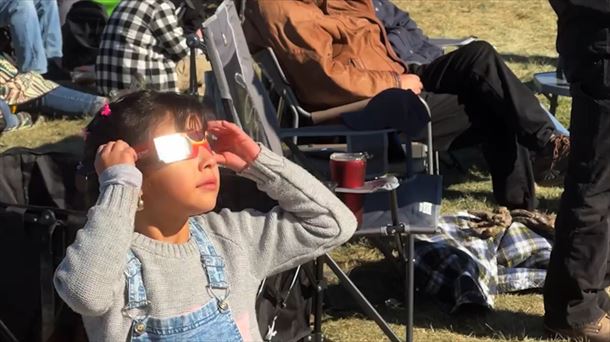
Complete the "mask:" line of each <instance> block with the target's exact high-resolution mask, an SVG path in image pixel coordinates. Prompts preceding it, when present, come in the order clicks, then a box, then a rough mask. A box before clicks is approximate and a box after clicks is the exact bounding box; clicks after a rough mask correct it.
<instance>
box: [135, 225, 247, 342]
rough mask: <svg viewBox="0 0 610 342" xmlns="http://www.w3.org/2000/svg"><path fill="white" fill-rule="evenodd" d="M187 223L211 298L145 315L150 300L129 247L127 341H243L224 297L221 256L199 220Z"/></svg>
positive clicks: (225, 290) (225, 292)
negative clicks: (178, 311)
mask: <svg viewBox="0 0 610 342" xmlns="http://www.w3.org/2000/svg"><path fill="white" fill-rule="evenodd" d="M189 224H190V227H191V238H193V239H195V241H196V242H197V246H198V247H199V252H200V253H201V263H202V264H203V268H204V271H205V273H206V276H207V278H208V284H209V285H208V286H207V289H208V292H209V293H210V295H211V296H212V297H213V299H212V300H210V302H208V303H207V304H205V305H204V306H203V307H202V308H200V309H199V310H197V311H194V312H190V313H187V314H184V315H180V316H176V317H171V318H165V319H157V318H153V317H149V312H150V305H151V303H150V302H149V301H148V299H147V297H146V288H145V287H144V282H143V280H142V264H141V262H140V260H139V259H138V258H137V257H136V256H135V254H134V253H133V252H132V251H131V250H129V256H128V259H129V261H128V263H127V268H126V270H125V277H126V279H127V304H126V305H125V307H124V308H123V315H125V316H127V317H129V318H131V319H132V324H131V330H130V332H129V337H128V341H201V342H203V341H206V342H209V341H214V342H217V341H218V342H221V341H243V340H242V337H241V335H240V333H239V330H238V328H237V325H236V324H235V321H234V320H233V316H232V315H231V311H230V310H229V305H228V303H227V301H226V299H227V297H228V295H229V284H228V283H227V282H226V280H225V273H224V260H223V259H222V257H220V256H219V255H218V254H216V251H215V250H214V247H213V246H212V244H211V243H210V241H209V240H208V237H207V236H206V234H205V232H204V231H203V229H202V228H201V226H200V225H199V223H197V221H195V220H193V219H190V220H189ZM217 292H221V293H222V296H220V297H219V296H218V295H217Z"/></svg>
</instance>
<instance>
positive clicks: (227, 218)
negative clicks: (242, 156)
mask: <svg viewBox="0 0 610 342" xmlns="http://www.w3.org/2000/svg"><path fill="white" fill-rule="evenodd" d="M241 175H242V176H244V177H246V178H249V179H251V180H253V181H255V182H256V184H257V187H258V188H259V189H260V190H262V191H264V192H266V193H267V194H268V195H269V196H270V197H271V198H273V199H275V200H277V201H278V203H279V206H276V207H274V208H273V209H272V210H271V211H269V212H267V213H261V212H258V211H255V210H245V211H240V212H231V211H229V210H227V209H224V210H222V211H221V212H220V213H209V214H206V215H204V216H202V218H203V220H204V221H205V222H204V224H205V225H206V226H208V227H209V229H210V231H211V232H212V234H216V235H219V236H220V237H221V238H223V239H225V240H231V241H233V242H234V243H235V244H236V245H238V246H239V248H237V249H234V250H233V251H232V253H235V254H236V255H228V256H227V257H229V258H237V259H241V260H245V263H246V266H248V267H249V269H250V272H251V273H252V274H253V275H254V276H255V277H256V278H258V279H262V278H264V277H266V276H269V275H271V274H275V273H278V272H281V271H284V270H287V269H290V268H293V267H296V266H297V265H300V264H302V263H304V262H307V261H309V260H312V259H313V258H315V257H317V256H319V255H322V254H324V253H326V252H327V251H329V250H331V249H332V248H333V247H335V246H338V245H340V244H342V243H344V242H346V241H347V240H348V239H349V238H350V237H351V236H352V235H353V233H354V231H355V229H356V226H357V222H356V219H355V217H354V215H353V214H352V212H351V211H350V210H349V209H348V208H347V207H346V206H345V205H344V204H343V203H342V202H341V201H340V200H339V199H338V198H337V197H336V196H335V195H334V194H333V193H332V192H331V191H330V190H328V189H327V188H326V187H325V186H324V185H323V184H322V183H320V182H319V181H318V180H317V179H316V178H315V177H313V176H312V175H311V174H309V173H308V172H307V171H305V170H303V169H302V168H301V167H299V166H297V165H295V164H294V163H292V162H290V161H288V160H287V159H285V158H282V157H280V156H278V155H276V154H274V153H273V152H271V151H269V150H268V149H266V148H264V147H263V148H262V150H261V153H260V155H259V157H258V158H257V159H256V161H255V162H254V163H253V164H252V165H251V166H250V167H248V168H247V169H246V170H244V171H243V172H242V174H241ZM229 253H231V251H229ZM237 254H240V255H237Z"/></svg>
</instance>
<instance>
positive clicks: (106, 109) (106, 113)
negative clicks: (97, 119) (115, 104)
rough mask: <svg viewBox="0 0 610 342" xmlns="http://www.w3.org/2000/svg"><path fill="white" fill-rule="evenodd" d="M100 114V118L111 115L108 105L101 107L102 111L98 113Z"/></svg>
mask: <svg viewBox="0 0 610 342" xmlns="http://www.w3.org/2000/svg"><path fill="white" fill-rule="evenodd" d="M100 114H101V115H102V116H110V114H112V111H111V110H110V105H109V104H107V103H106V104H104V107H102V110H101V111H100Z"/></svg>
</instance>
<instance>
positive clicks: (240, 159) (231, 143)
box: [208, 120, 261, 172]
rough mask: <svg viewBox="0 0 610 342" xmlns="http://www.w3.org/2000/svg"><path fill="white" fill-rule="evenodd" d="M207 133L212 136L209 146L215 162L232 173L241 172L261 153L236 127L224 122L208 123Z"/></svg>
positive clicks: (255, 144)
mask: <svg viewBox="0 0 610 342" xmlns="http://www.w3.org/2000/svg"><path fill="white" fill-rule="evenodd" d="M208 133H210V134H212V135H214V137H215V139H213V140H212V139H210V145H211V146H212V150H213V151H214V152H215V155H214V157H215V158H216V161H217V162H218V163H219V164H221V165H225V166H227V167H228V168H230V169H231V170H233V171H237V172H239V171H242V170H243V169H245V168H246V167H247V166H248V165H250V164H251V163H252V162H253V161H254V160H255V159H256V157H258V154H259V153H260V151H261V148H260V146H258V144H257V143H256V142H254V140H252V138H250V137H249V136H248V135H247V134H246V133H245V132H244V131H242V130H241V129H240V128H239V127H237V125H235V124H233V123H231V122H228V121H224V120H214V121H208Z"/></svg>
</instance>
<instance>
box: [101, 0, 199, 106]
mask: <svg viewBox="0 0 610 342" xmlns="http://www.w3.org/2000/svg"><path fill="white" fill-rule="evenodd" d="M185 6H186V5H185V1H184V0H123V1H121V2H120V3H119V5H118V6H117V7H116V8H115V9H114V11H113V12H112V15H111V16H110V18H109V20H108V23H107V25H106V28H105V29H104V33H103V34H102V38H101V43H100V47H99V51H98V56H97V59H96V79H97V88H98V91H99V92H100V93H102V94H105V95H110V94H111V92H112V91H119V90H123V89H129V88H132V87H134V84H137V83H138V82H140V83H142V82H143V83H144V84H142V85H139V86H136V87H138V88H142V87H144V88H147V89H151V90H158V91H174V92H177V91H179V90H186V89H180V88H179V87H178V85H179V84H181V85H183V87H185V85H188V82H184V81H180V80H179V77H178V76H179V75H178V74H177V70H181V71H182V72H181V75H182V76H181V77H188V72H187V71H188V68H185V67H184V66H183V67H180V68H177V66H176V65H177V64H185V65H189V64H188V57H187V56H188V52H189V49H188V47H187V45H186V33H185V31H184V30H183V28H182V27H181V25H180V18H179V13H182V12H184V11H187V9H186V8H185ZM202 58H203V56H200V57H199V62H198V63H199V64H201V63H204V62H203V61H202ZM185 59H187V60H186V61H185ZM181 61H182V62H181ZM180 62H181V63H180ZM204 64H205V63H204ZM185 69H186V70H187V71H184V70H185ZM204 69H205V68H204ZM208 70H209V68H208ZM201 78H202V77H199V79H201Z"/></svg>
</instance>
